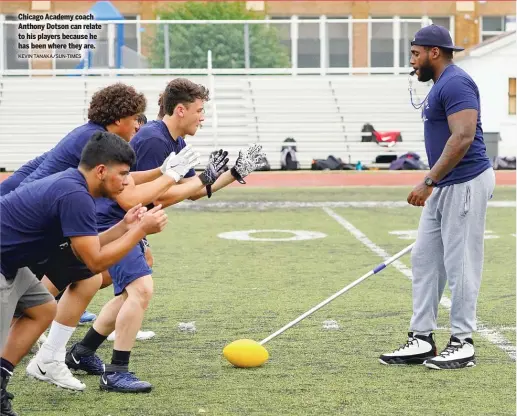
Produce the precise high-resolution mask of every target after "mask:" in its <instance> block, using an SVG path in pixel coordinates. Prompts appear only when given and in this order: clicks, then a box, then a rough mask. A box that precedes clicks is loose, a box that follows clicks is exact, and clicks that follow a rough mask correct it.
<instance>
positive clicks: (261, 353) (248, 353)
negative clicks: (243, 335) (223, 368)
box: [223, 339, 269, 368]
mask: <svg viewBox="0 0 517 416" xmlns="http://www.w3.org/2000/svg"><path fill="white" fill-rule="evenodd" d="M223 355H224V357H225V358H226V359H227V360H228V361H229V362H230V363H232V364H233V365H234V366H235V367H242V368H250V367H259V366H261V365H262V364H264V363H265V362H266V361H267V359H268V358H269V354H268V352H267V350H266V349H265V348H264V347H263V346H262V345H260V344H259V343H258V342H256V341H253V340H252V339H239V340H237V341H233V342H232V343H231V344H228V345H227V346H226V347H224V349H223Z"/></svg>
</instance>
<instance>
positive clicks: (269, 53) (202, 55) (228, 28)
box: [148, 1, 290, 68]
mask: <svg viewBox="0 0 517 416" xmlns="http://www.w3.org/2000/svg"><path fill="white" fill-rule="evenodd" d="M157 17H159V18H160V19H161V20H250V19H254V20H261V19H264V14H263V13H257V12H252V11H249V10H247V9H246V3H245V2H220V1H214V2H211V1H210V2H186V3H183V4H174V3H169V6H166V7H164V8H161V9H159V10H158V12H157ZM166 27H168V32H169V66H170V68H206V67H207V52H208V50H211V51H212V65H213V67H214V68H244V67H245V55H244V33H245V32H244V30H245V29H244V24H169V25H167V26H166V25H162V24H160V25H157V28H156V30H155V32H154V33H153V34H152V36H150V37H149V38H148V48H149V49H148V50H149V51H150V52H149V56H148V58H149V62H150V64H151V66H152V67H153V68H165V42H164V30H165V28H166ZM248 27H249V46H250V67H251V68H287V67H289V66H290V63H289V62H290V59H289V51H288V49H287V48H286V46H285V45H283V44H282V40H281V38H280V36H279V33H278V30H277V28H276V27H275V25H265V24H249V25H248Z"/></svg>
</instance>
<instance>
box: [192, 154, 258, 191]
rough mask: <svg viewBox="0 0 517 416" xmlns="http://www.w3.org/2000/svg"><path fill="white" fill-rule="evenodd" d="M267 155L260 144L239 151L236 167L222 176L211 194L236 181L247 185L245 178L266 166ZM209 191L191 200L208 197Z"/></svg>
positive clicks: (212, 188)
mask: <svg viewBox="0 0 517 416" xmlns="http://www.w3.org/2000/svg"><path fill="white" fill-rule="evenodd" d="M265 157H266V155H265V153H263V152H262V146H261V145H259V144H254V145H251V146H250V147H248V148H247V149H246V150H244V151H243V150H241V151H239V156H238V157H237V160H236V161H235V166H234V167H233V168H232V169H231V170H230V171H229V172H226V173H224V174H223V175H221V176H220V177H219V178H218V179H217V181H216V182H215V183H214V184H213V185H212V187H211V192H212V193H214V192H217V191H218V190H219V189H222V188H224V187H226V186H228V185H229V184H231V183H232V182H234V181H235V180H237V181H238V182H239V183H242V184H245V183H246V181H245V180H244V178H245V177H246V176H248V175H249V174H250V173H251V172H253V171H255V170H256V169H258V168H259V167H261V166H262V165H263V164H264V160H265ZM189 179H190V178H185V179H183V180H182V181H187V180H189ZM207 190H208V188H207V189H201V190H200V191H199V192H197V193H196V194H194V195H192V196H191V197H190V198H189V199H191V200H192V201H195V200H197V199H199V198H202V197H204V196H206V195H207V194H208V193H207Z"/></svg>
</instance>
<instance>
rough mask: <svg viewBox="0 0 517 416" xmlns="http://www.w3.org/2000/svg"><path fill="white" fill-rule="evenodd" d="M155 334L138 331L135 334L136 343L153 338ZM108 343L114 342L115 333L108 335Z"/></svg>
mask: <svg viewBox="0 0 517 416" xmlns="http://www.w3.org/2000/svg"><path fill="white" fill-rule="evenodd" d="M155 336H156V334H155V333H154V332H153V331H138V333H137V334H136V340H137V341H144V340H146V339H151V338H154V337H155ZM108 341H115V331H113V332H112V333H111V334H109V335H108Z"/></svg>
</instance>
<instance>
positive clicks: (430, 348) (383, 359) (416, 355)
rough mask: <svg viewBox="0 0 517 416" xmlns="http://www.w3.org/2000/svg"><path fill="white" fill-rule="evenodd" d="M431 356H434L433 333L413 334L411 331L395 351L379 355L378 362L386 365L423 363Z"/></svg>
mask: <svg viewBox="0 0 517 416" xmlns="http://www.w3.org/2000/svg"><path fill="white" fill-rule="evenodd" d="M433 357H436V345H435V343H434V334H433V333H431V334H429V336H425V335H415V336H413V333H412V332H408V340H407V342H406V343H405V344H404V345H401V346H400V348H398V349H396V350H395V351H393V352H390V353H387V354H383V355H381V356H380V357H379V362H380V363H381V364H386V365H394V364H423V363H424V362H425V361H426V360H428V359H430V358H433Z"/></svg>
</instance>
